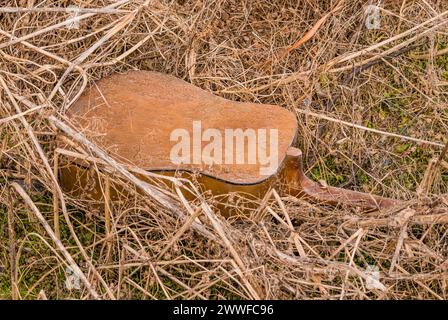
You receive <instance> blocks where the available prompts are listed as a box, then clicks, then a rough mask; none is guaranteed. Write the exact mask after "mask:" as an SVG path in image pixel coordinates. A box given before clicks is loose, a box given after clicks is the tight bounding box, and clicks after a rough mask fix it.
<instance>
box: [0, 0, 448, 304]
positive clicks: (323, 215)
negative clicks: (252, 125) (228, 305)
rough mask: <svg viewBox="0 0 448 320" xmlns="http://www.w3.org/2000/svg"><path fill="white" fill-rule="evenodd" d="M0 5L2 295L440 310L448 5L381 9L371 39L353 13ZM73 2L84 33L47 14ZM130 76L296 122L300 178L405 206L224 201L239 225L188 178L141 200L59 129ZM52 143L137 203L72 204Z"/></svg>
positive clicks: (207, 5) (447, 169) (356, 9)
mask: <svg viewBox="0 0 448 320" xmlns="http://www.w3.org/2000/svg"><path fill="white" fill-rule="evenodd" d="M0 4H1V7H0V119H1V120H0V137H1V139H0V152H1V153H0V203H1V204H0V219H1V222H0V248H1V249H0V269H1V273H0V297H2V298H11V297H12V298H20V299H33V298H45V297H48V298H81V299H85V298H94V297H98V298H103V299H118V298H120V299H156V298H157V299H161V298H162V299H164V298H168V299H174V298H184V299H253V298H265V299H314V298H324V299H406V298H421V299H447V297H448V290H447V285H448V280H447V276H448V273H447V270H448V229H447V220H448V197H447V195H446V194H447V192H448V164H447V163H446V162H445V161H444V160H443V159H442V158H441V157H440V155H441V154H442V155H443V153H442V149H443V148H441V146H443V145H444V144H445V143H446V142H447V141H448V140H447V137H446V132H447V125H448V122H447V120H448V111H447V110H448V108H447V101H448V99H447V97H448V92H447V90H446V88H447V86H448V55H447V52H446V51H447V50H446V48H447V47H448V37H447V36H448V12H447V10H448V3H447V2H446V1H444V0H419V1H417V0H415V1H413V0H400V1H392V0H391V1H382V5H381V6H382V8H383V10H382V12H381V14H382V21H381V25H382V26H381V29H379V30H368V29H366V28H365V26H364V19H365V16H364V6H365V5H366V4H367V1H357V0H345V1H310V0H301V1H296V0H294V1H280V0H279V1H263V0H255V1H238V0H229V1H221V0H217V1H208V0H202V1H183V0H178V1H159V0H152V1H143V0H129V1H126V0H122V1H118V2H117V1H106V0H91V1H88V2H86V1H62V0H59V1H51V3H50V2H49V1H45V0H14V1H5V0H3V1H1V2H0ZM73 4H78V5H79V6H82V7H85V8H93V9H94V10H85V12H82V13H81V16H82V17H83V19H82V20H81V21H80V22H79V28H68V27H67V24H66V22H67V19H69V18H70V16H71V13H67V12H65V11H64V10H60V9H57V8H65V7H68V6H69V5H73ZM33 6H35V7H36V8H38V9H33V10H27V9H23V8H32V7H33ZM6 7H9V8H6ZM112 7H113V8H112ZM19 8H22V9H19ZM307 31H309V32H308V33H307ZM408 46H414V47H412V50H409V51H408V52H401V53H400V50H402V48H406V47H408ZM396 53H400V54H399V55H397V54H396ZM391 54H392V56H394V54H395V55H396V56H395V57H391ZM367 66H369V67H368V68H367ZM354 67H358V68H357V69H356V68H355V69H354ZM129 69H142V70H156V71H161V72H165V73H169V74H173V75H176V76H178V77H180V78H183V79H185V80H187V81H189V82H191V83H193V84H195V85H197V86H199V87H201V88H204V89H206V90H209V91H211V92H214V93H215V94H217V95H221V96H223V97H226V98H229V99H232V100H240V101H254V102H261V103H273V104H278V105H281V106H283V107H285V108H288V109H289V110H292V111H294V112H296V113H297V116H298V118H299V120H300V134H301V142H300V145H299V147H300V148H302V150H303V151H304V154H305V159H306V167H307V168H309V174H310V175H311V176H313V177H314V178H315V179H326V180H327V181H328V182H329V183H330V184H332V185H339V186H344V187H346V188H350V189H358V190H363V191H366V192H372V193H375V194H382V195H386V196H390V197H395V198H399V199H404V200H408V202H407V203H406V206H404V207H402V208H397V209H396V210H393V211H391V212H381V213H378V212H376V213H370V214H368V215H366V214H360V213H359V212H356V211H354V210H350V209H347V208H331V207H326V206H319V205H313V204H309V203H307V202H304V201H301V200H300V199H294V198H290V197H286V198H279V197H275V194H274V193H271V194H270V195H269V197H266V199H265V200H266V201H264V202H263V201H261V199H254V200H253V201H255V202H256V203H258V204H259V205H260V206H261V204H262V203H263V206H261V207H260V208H259V210H256V211H253V210H250V209H247V210H243V208H244V201H243V199H240V197H239V195H232V197H230V198H232V201H234V204H235V205H237V206H240V208H241V209H242V210H241V211H244V212H245V213H246V215H245V216H243V215H241V216H238V217H234V218H231V219H227V220H226V219H224V218H222V217H221V216H220V215H219V212H218V210H216V209H215V206H214V204H215V200H216V199H211V198H210V197H207V196H204V195H201V194H200V192H199V191H197V190H196V187H195V186H194V185H193V184H190V183H188V182H186V181H184V182H183V183H182V184H179V186H178V190H177V191H178V192H175V191H172V190H165V189H164V188H163V185H162V184H160V183H159V184H158V182H160V181H161V179H163V178H161V177H157V176H155V177H152V179H154V182H155V185H154V186H151V185H142V183H141V181H140V180H139V179H137V178H135V175H134V173H135V170H138V169H136V168H129V167H123V166H121V165H120V164H118V163H116V162H114V161H113V159H110V158H109V157H108V155H107V154H105V153H103V152H101V150H98V149H97V148H96V146H94V145H92V144H91V143H90V142H89V141H88V140H84V139H83V138H82V137H79V136H77V135H76V133H74V132H72V131H70V128H69V127H67V120H66V119H65V118H64V111H65V110H66V108H68V107H69V106H70V104H71V103H72V102H73V101H74V100H75V99H76V98H77V97H78V96H79V94H80V93H81V92H82V91H83V89H84V88H85V87H86V86H88V85H89V84H90V83H91V82H92V81H94V80H96V79H99V78H101V77H103V76H106V75H108V74H111V73H113V72H119V71H124V70H129ZM328 117H330V118H332V119H336V121H328ZM350 124H352V125H356V126H357V128H353V126H352V125H350ZM371 129H376V130H379V131H381V132H371ZM369 130H370V131H369ZM390 134H395V135H399V136H400V137H397V136H391V135H390ZM56 135H65V136H66V138H67V139H68V140H70V141H72V142H73V145H74V146H77V149H73V150H72V151H77V152H85V153H86V154H91V155H92V156H94V158H97V159H92V157H91V158H90V160H89V161H90V162H91V163H92V167H93V168H94V169H93V170H98V171H99V172H100V175H101V177H102V178H101V182H103V183H105V184H112V183H111V182H114V183H113V185H120V186H122V187H124V188H126V189H127V190H129V191H131V196H128V197H127V198H126V199H125V198H123V199H122V200H123V201H120V202H116V203H115V202H114V203H110V207H109V209H110V210H106V211H107V214H104V212H102V211H98V210H94V209H92V208H94V206H92V203H90V202H89V201H88V200H87V199H86V198H82V197H80V198H79V197H78V198H75V197H73V196H71V195H69V194H66V193H64V192H63V191H62V190H61V189H60V188H59V185H58V184H57V177H56V176H55V173H56V174H57V170H56V171H55V170H54V165H55V159H58V160H57V162H58V163H57V165H63V164H64V163H69V162H70V161H72V160H73V157H72V156H73V154H72V156H70V155H69V154H67V152H66V153H64V152H62V153H57V152H56V153H55V145H54V138H55V136H56ZM55 154H57V155H58V156H57V157H55ZM432 159H440V161H436V160H432ZM427 168H429V169H427ZM39 185H40V186H41V188H37V189H36V186H39ZM103 187H104V185H103ZM137 188H138V189H140V191H141V190H143V192H133V190H137ZM182 188H184V189H190V190H191V192H192V193H194V194H196V195H197V200H196V201H193V202H191V203H189V202H187V201H186V200H185V199H182V197H180V194H181V193H180V190H181V189H182ZM54 212H58V213H60V215H61V217H60V221H59V224H60V230H58V229H57V228H56V229H55V228H53V221H54V220H56V221H57V219H56V218H58V216H54ZM109 220H110V222H109ZM58 236H60V239H61V241H59V240H58ZM371 265H373V266H377V267H378V268H379V271H380V282H381V284H382V285H379V286H378V289H372V288H370V287H369V286H367V284H366V281H367V280H368V279H369V275H368V272H367V271H366V270H367V268H368V266H371ZM67 266H71V268H72V270H75V271H78V273H79V274H80V275H81V289H80V290H71V291H70V290H67V288H66V286H65V283H64V282H65V279H66V277H67V276H69V274H67V268H66V267H67ZM78 268H79V269H78Z"/></svg>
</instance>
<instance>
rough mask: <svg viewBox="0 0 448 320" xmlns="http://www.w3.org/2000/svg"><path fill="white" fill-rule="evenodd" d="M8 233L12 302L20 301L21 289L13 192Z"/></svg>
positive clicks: (9, 205)
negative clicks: (17, 268)
mask: <svg viewBox="0 0 448 320" xmlns="http://www.w3.org/2000/svg"><path fill="white" fill-rule="evenodd" d="M8 201H9V203H8V233H9V268H10V271H11V297H12V300H18V296H19V289H18V286H17V270H16V242H15V235H14V211H13V207H14V201H13V199H12V196H11V192H8Z"/></svg>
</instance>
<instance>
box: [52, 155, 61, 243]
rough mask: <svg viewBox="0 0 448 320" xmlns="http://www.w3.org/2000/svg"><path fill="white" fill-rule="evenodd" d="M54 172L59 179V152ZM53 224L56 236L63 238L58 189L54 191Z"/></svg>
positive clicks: (55, 158) (54, 163) (54, 158)
mask: <svg viewBox="0 0 448 320" xmlns="http://www.w3.org/2000/svg"><path fill="white" fill-rule="evenodd" d="M53 174H54V177H55V179H56V180H58V179H59V177H58V176H59V155H58V153H57V152H55V153H54V156H53ZM53 225H54V233H55V235H56V238H58V239H61V227H60V222H59V196H58V192H57V190H54V191H53Z"/></svg>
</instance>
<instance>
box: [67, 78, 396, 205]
mask: <svg viewBox="0 0 448 320" xmlns="http://www.w3.org/2000/svg"><path fill="white" fill-rule="evenodd" d="M67 115H68V116H69V118H70V120H71V122H72V124H73V125H74V126H75V127H76V128H77V129H78V130H80V131H81V132H82V133H83V134H85V135H86V136H87V137H89V138H90V139H91V140H92V141H93V142H95V143H96V144H97V145H99V146H100V147H102V148H103V149H104V150H106V151H107V152H108V153H109V154H110V155H111V156H112V157H114V158H115V159H116V160H117V161H120V162H122V163H125V164H132V165H135V166H138V167H140V168H142V169H144V170H146V171H151V172H158V173H163V174H167V175H175V174H177V175H181V176H182V177H185V178H188V179H193V180H196V181H197V182H198V183H199V185H200V186H201V188H202V189H203V191H207V192H211V193H212V194H213V195H215V196H220V195H221V196H226V195H229V194H231V193H233V192H238V193H240V194H245V195H247V196H249V197H255V198H259V197H262V196H263V195H264V194H265V193H266V192H267V191H268V190H269V189H270V188H277V189H278V190H284V192H285V193H288V194H291V195H293V196H301V197H307V198H310V199H311V200H316V201H320V202H325V203H331V204H338V203H342V204H349V205H356V206H360V207H362V208H365V209H380V208H384V207H388V206H391V205H394V204H395V201H393V200H391V199H385V198H381V197H376V196H371V195H368V194H364V193H359V192H354V191H348V190H344V189H338V188H332V187H323V186H320V185H318V184H316V183H315V182H313V181H311V180H310V179H308V178H307V177H306V176H305V175H304V174H303V171H302V167H301V161H302V159H301V152H300V150H298V149H296V148H294V147H293V145H294V143H295V139H296V138H297V137H296V135H297V120H296V117H295V115H294V114H293V113H292V112H290V111H288V110H286V109H284V108H281V107H279V106H275V105H264V104H255V103H245V102H235V101H230V100H227V99H224V98H221V97H217V96H215V95H213V94H211V93H209V92H207V91H204V90H202V89H200V88H198V87H196V86H194V85H191V84H189V83H187V82H185V81H183V80H180V79H177V78H175V77H172V76H168V75H165V74H161V73H156V72H148V71H131V72H128V73H126V74H115V75H112V76H110V77H107V78H104V79H102V80H100V81H98V82H96V83H95V84H94V85H93V86H91V87H90V88H89V89H88V90H86V91H85V92H84V93H83V95H82V96H81V97H80V98H79V99H78V100H77V101H76V102H75V103H74V104H73V105H72V106H71V108H70V109H69V111H68V113H67ZM86 172H87V170H86V167H85V166H83V165H79V164H78V165H76V164H73V165H70V166H68V167H65V169H63V170H62V171H61V175H60V176H61V182H62V185H63V187H64V188H65V189H66V190H69V191H74V190H78V192H80V191H82V192H87V191H86V190H87V189H89V190H90V191H89V192H90V193H91V194H92V195H93V197H94V198H98V197H100V195H101V191H100V190H101V189H100V188H99V187H92V183H91V182H89V181H88V176H89V175H88V174H87V173H86ZM94 180H97V178H94ZM96 182H98V181H96ZM95 194H97V196H95ZM228 205H229V206H231V203H229V204H228Z"/></svg>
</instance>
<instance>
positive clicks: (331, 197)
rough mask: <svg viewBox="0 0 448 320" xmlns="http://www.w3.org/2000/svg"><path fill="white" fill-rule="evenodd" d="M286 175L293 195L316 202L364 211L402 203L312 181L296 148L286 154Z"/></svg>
mask: <svg viewBox="0 0 448 320" xmlns="http://www.w3.org/2000/svg"><path fill="white" fill-rule="evenodd" d="M284 174H285V175H286V177H285V179H286V181H287V184H288V187H289V189H290V190H289V193H290V194H291V195H295V196H297V197H300V198H306V199H308V200H310V201H314V202H320V203H326V204H331V205H338V204H339V205H347V206H351V207H359V208H361V209H363V210H384V209H388V208H391V207H394V206H396V205H399V204H400V203H401V201H399V200H395V199H390V198H384V197H381V196H376V195H371V194H369V193H363V192H358V191H351V190H347V189H342V188H337V187H327V186H322V185H320V184H319V183H317V182H314V181H312V180H311V179H309V178H308V177H307V176H306V175H305V174H304V172H303V167H302V151H301V150H300V149H297V148H295V147H290V148H289V149H288V150H287V152H286V159H285V172H284Z"/></svg>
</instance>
